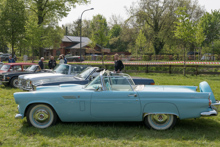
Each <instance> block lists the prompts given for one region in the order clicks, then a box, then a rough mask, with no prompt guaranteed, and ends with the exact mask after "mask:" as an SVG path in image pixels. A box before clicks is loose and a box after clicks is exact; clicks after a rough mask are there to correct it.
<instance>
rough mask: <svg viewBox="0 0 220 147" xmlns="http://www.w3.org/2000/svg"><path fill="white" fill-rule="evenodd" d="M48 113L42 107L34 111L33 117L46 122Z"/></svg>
mask: <svg viewBox="0 0 220 147" xmlns="http://www.w3.org/2000/svg"><path fill="white" fill-rule="evenodd" d="M48 118H49V114H48V112H47V111H46V110H44V109H39V110H37V111H36V112H35V113H34V119H35V120H36V121H38V122H41V123H44V122H47V121H48V120H49V119H48Z"/></svg>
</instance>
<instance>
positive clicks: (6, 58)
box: [0, 54, 11, 61]
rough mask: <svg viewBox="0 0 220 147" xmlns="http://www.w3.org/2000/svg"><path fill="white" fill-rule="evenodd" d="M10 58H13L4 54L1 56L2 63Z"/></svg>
mask: <svg viewBox="0 0 220 147" xmlns="http://www.w3.org/2000/svg"><path fill="white" fill-rule="evenodd" d="M9 56H11V54H2V55H0V57H1V60H2V61H8V60H9Z"/></svg>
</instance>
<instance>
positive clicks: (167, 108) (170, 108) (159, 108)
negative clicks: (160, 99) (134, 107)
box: [143, 103, 180, 117]
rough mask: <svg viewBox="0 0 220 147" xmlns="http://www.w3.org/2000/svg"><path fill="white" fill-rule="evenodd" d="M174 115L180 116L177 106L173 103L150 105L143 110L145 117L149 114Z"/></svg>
mask: <svg viewBox="0 0 220 147" xmlns="http://www.w3.org/2000/svg"><path fill="white" fill-rule="evenodd" d="M158 113H163V114H173V115H176V116H177V117H180V116H179V111H178V108H177V107H176V105H174V104H172V103H148V104H146V105H145V106H144V108H143V115H144V117H145V116H146V115H148V114H158Z"/></svg>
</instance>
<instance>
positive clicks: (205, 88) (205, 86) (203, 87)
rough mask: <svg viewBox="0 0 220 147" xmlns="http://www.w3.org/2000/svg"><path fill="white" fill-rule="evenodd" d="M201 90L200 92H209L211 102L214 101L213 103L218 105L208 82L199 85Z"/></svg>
mask: <svg viewBox="0 0 220 147" xmlns="http://www.w3.org/2000/svg"><path fill="white" fill-rule="evenodd" d="M199 89H200V92H209V93H210V100H211V101H212V103H216V100H215V97H214V94H213V92H212V89H211V87H210V86H209V84H208V83H207V82H206V81H203V82H201V83H200V84H199Z"/></svg>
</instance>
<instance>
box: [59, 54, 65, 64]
mask: <svg viewBox="0 0 220 147" xmlns="http://www.w3.org/2000/svg"><path fill="white" fill-rule="evenodd" d="M59 59H60V62H59V64H64V62H65V61H64V59H63V56H62V55H60V56H59Z"/></svg>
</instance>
